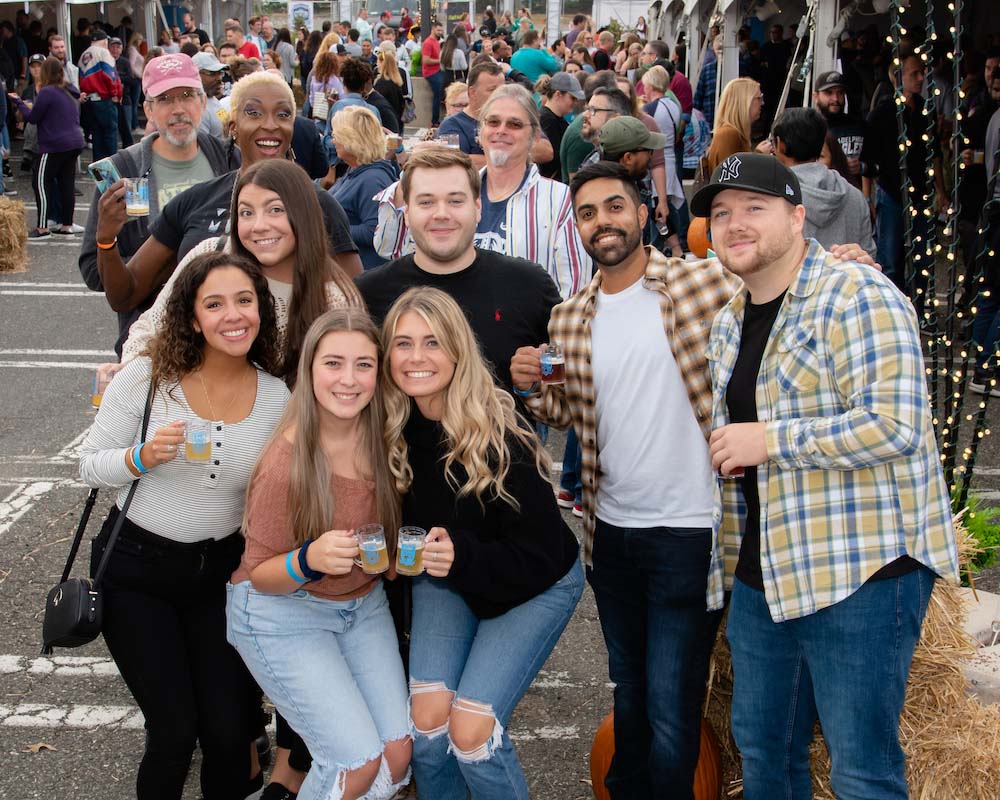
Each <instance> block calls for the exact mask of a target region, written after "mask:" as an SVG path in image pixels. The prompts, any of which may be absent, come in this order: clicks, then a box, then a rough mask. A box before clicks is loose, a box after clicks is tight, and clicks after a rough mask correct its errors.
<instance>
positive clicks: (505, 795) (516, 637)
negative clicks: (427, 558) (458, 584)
mask: <svg viewBox="0 0 1000 800" xmlns="http://www.w3.org/2000/svg"><path fill="white" fill-rule="evenodd" d="M583 583H584V580H583V570H582V568H581V567H580V562H579V561H577V562H576V563H574V565H573V566H572V568H570V570H569V572H567V573H566V574H565V575H564V576H563V577H562V578H561V579H560V580H558V581H557V582H556V583H555V584H553V585H552V586H550V587H549V588H548V589H546V590H545V591H544V592H542V593H541V594H540V595H537V596H535V597H533V598H532V599H531V600H528V601H527V602H525V603H522V604H521V605H519V606H517V607H515V608H512V609H511V610H510V611H508V612H507V613H506V614H502V615H501V616H499V617H495V618H493V619H483V620H480V619H478V618H477V617H476V616H475V614H473V613H472V612H471V611H470V610H469V607H468V605H466V603H465V601H464V600H463V599H462V596H461V595H460V594H459V593H458V592H457V591H455V589H453V588H452V587H451V586H450V585H449V584H448V582H447V581H444V580H439V579H437V578H431V577H428V576H427V575H421V576H420V577H417V578H414V579H413V624H412V627H411V642H410V692H411V694H413V695H416V694H419V693H420V692H433V691H441V690H444V689H447V690H448V691H450V692H452V693H454V695H455V697H454V703H455V704H456V705H457V706H458V707H460V708H463V709H465V710H469V711H473V713H481V714H483V715H484V716H492V717H494V719H495V722H494V728H493V736H492V737H491V738H490V740H489V741H488V742H486V743H485V744H484V745H483V746H482V747H480V748H477V749H476V750H475V751H473V752H463V751H461V750H459V749H458V748H456V747H455V745H454V744H453V743H452V742H451V739H450V737H449V735H448V730H447V726H446V725H445V726H442V728H440V729H437V730H433V731H421V730H415V732H414V739H413V762H412V763H413V775H414V777H415V778H416V781H417V791H418V792H419V797H420V798H421V800H425V798H426V800H466V798H467V797H468V795H469V794H470V793H471V795H472V797H474V798H476V800H528V785H527V782H526V781H525V778H524V772H523V771H522V769H521V764H520V763H519V762H518V760H517V754H516V753H515V752H514V746H513V745H512V744H511V741H510V737H509V736H508V735H507V731H506V726H507V723H508V721H509V720H510V715H511V714H512V713H513V711H514V708H515V707H516V706H517V704H518V702H519V701H520V700H521V697H522V696H523V695H524V693H525V692H526V691H527V690H528V687H529V686H530V685H531V681H532V680H533V679H534V677H535V675H536V674H537V673H538V670H539V669H541V668H542V665H543V664H544V663H545V659H546V658H548V656H549V653H551V652H552V649H553V648H554V647H555V645H556V642H557V641H559V637H560V635H562V632H563V629H564V628H565V627H566V623H567V622H569V619H570V617H571V616H572V615H573V609H575V608H576V604H577V602H579V600H580V595H581V594H582V593H583ZM476 709H478V710H476Z"/></svg>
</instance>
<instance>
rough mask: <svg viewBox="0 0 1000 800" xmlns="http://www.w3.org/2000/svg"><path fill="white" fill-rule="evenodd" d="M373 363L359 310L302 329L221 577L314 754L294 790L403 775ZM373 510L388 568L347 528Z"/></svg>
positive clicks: (379, 785) (400, 677) (386, 494)
mask: <svg viewBox="0 0 1000 800" xmlns="http://www.w3.org/2000/svg"><path fill="white" fill-rule="evenodd" d="M380 361H381V348H380V346H379V338H378V330H377V329H376V327H375V325H374V323H373V322H372V321H371V318H370V317H369V316H368V314H367V313H365V312H364V311H363V310H361V309H356V308H353V309H338V310H336V311H328V312H327V313H326V314H324V315H323V316H321V317H320V318H319V319H317V320H316V321H315V322H314V323H313V325H312V327H311V328H310V329H309V332H308V334H307V335H306V339H305V342H304V344H303V347H302V358H301V360H300V361H299V372H298V380H297V381H296V383H295V391H294V392H293V394H292V398H291V400H290V401H289V404H288V410H287V411H286V412H285V416H284V417H283V418H282V420H281V422H280V423H279V424H278V428H277V430H275V432H274V436H273V437H272V438H271V441H270V442H269V443H268V445H267V447H266V448H265V450H264V453H263V454H262V456H261V459H260V461H259V462H258V464H257V467H256V468H255V470H254V474H253V477H252V478H251V482H250V492H249V496H248V499H247V515H246V523H245V525H244V528H243V530H244V533H245V535H246V538H247V547H246V550H245V551H244V553H243V560H242V562H241V564H240V568H239V569H238V570H237V571H236V572H235V573H234V574H233V577H232V581H231V584H232V585H231V587H230V589H229V594H230V597H229V606H228V614H229V625H230V628H229V631H230V634H229V635H230V640H231V641H232V643H233V645H234V646H235V647H236V648H237V650H239V652H240V655H242V656H243V658H244V660H245V661H246V664H247V666H248V667H249V668H250V671H251V672H252V673H253V675H254V677H255V678H256V679H257V681H258V682H259V683H260V686H261V688H262V689H263V690H264V691H265V693H266V694H267V696H268V697H269V698H270V699H271V701H272V702H273V703H274V704H275V707H276V708H277V709H278V711H279V712H280V713H281V714H283V715H284V716H285V717H286V718H287V719H288V721H289V723H291V725H292V727H293V728H295V729H296V730H299V731H301V732H302V736H303V738H304V739H305V741H306V744H307V745H308V747H309V750H310V752H311V753H312V754H313V757H314V760H313V768H312V769H311V770H309V774H308V777H306V779H305V781H304V782H303V783H302V784H301V786H300V787H299V788H298V791H297V793H298V796H299V797H300V798H302V800H307V798H309V799H310V800H311V799H312V798H323V800H326V799H327V798H333V797H336V798H340V800H355V798H358V797H361V796H362V795H364V797H365V798H367V799H368V800H388V798H390V797H393V796H394V795H395V793H396V792H397V791H398V790H399V789H400V788H401V786H402V785H403V784H405V783H406V781H407V779H408V767H409V763H410V753H411V750H412V741H411V738H410V724H409V715H408V713H407V692H406V678H405V676H404V674H403V663H402V660H401V659H400V655H399V648H398V644H397V641H396V630H395V627H394V625H393V621H392V616H391V614H390V613H389V604H388V602H387V600H386V594H385V589H384V588H383V582H382V578H383V575H384V576H385V577H389V578H393V577H394V576H395V571H394V569H393V567H392V566H391V565H390V562H389V554H390V553H393V552H394V550H395V541H396V530H397V528H398V527H399V495H398V494H397V492H396V487H395V483H394V481H393V477H392V474H391V473H390V472H389V466H388V459H387V453H386V447H385V444H384V442H383V438H382V433H383V429H384V421H385V412H384V409H383V405H382V402H381V398H380V396H379V392H378V390H377V384H378V372H379V362H380ZM375 522H377V523H379V524H380V525H381V526H382V528H383V530H384V536H385V540H386V547H385V548H384V549H383V550H382V553H381V556H377V555H376V557H375V558H373V559H372V560H373V561H375V562H376V565H377V566H380V567H384V568H385V572H384V573H383V574H370V573H369V572H365V571H364V570H363V569H362V568H361V563H362V562H361V560H360V559H359V558H358V557H359V555H360V554H361V553H360V551H359V545H358V540H357V538H356V536H355V534H356V533H357V532H358V530H359V529H360V528H361V527H362V526H363V525H366V524H369V523H375ZM365 552H366V553H367V552H369V551H367V550H366V551H365ZM355 559H357V561H356V560H355ZM378 562H382V563H381V564H378ZM317 676H322V679H321V680H317ZM282 796H283V795H282Z"/></svg>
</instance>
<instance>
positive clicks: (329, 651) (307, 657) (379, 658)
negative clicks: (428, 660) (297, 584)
mask: <svg viewBox="0 0 1000 800" xmlns="http://www.w3.org/2000/svg"><path fill="white" fill-rule="evenodd" d="M228 591H229V598H228V604H227V609H226V610H227V621H228V628H227V638H228V639H229V643H230V644H231V645H233V647H235V648H236V650H237V651H238V652H239V654H240V656H242V658H243V660H244V661H245V662H246V665H247V667H248V668H249V669H250V672H251V673H252V674H253V677H254V679H255V680H256V681H257V683H258V684H259V685H260V688H261V689H263V690H264V693H265V694H266V695H267V696H268V697H269V698H270V699H271V701H272V702H273V703H274V705H275V708H277V709H278V711H280V712H281V714H282V716H284V717H285V719H287V720H288V723H289V724H290V725H291V726H292V729H293V730H294V731H295V732H296V733H298V734H299V736H301V737H302V739H303V740H304V741H305V743H306V745H307V746H308V748H309V752H310V754H311V755H312V757H313V766H312V769H310V770H309V774H308V776H307V777H306V780H305V782H304V783H303V784H302V788H301V789H299V795H298V796H299V797H300V798H302V800H314V798H317V799H319V798H321V799H322V800H336V798H339V797H340V796H341V793H342V791H343V783H342V782H343V780H344V779H345V778H344V776H345V773H346V771H347V770H352V769H357V768H359V767H361V766H362V765H363V764H365V763H366V762H368V761H371V760H372V759H373V758H376V757H378V756H379V755H380V754H381V752H382V749H383V746H384V745H385V744H386V743H387V742H392V741H396V740H398V739H402V738H404V737H406V736H409V734H410V720H409V714H408V712H407V693H406V678H405V676H404V674H403V663H402V661H401V660H400V657H399V648H398V646H397V644H396V629H395V627H394V626H393V622H392V616H391V614H390V613H389V604H388V602H387V601H386V597H385V590H384V589H383V588H382V583H381V581H379V582H378V583H377V584H376V585H375V588H374V589H372V590H371V591H370V592H369V593H368V594H366V595H364V596H362V597H356V598H354V599H353V600H345V601H335V600H326V599H324V598H320V597H314V596H313V595H311V594H309V593H308V592H306V591H304V590H302V589H299V590H297V591H294V592H291V593H290V594H265V593H263V592H258V591H257V590H255V589H254V588H253V587H252V586H251V585H250V582H249V581H244V582H242V583H238V584H236V585H235V586H233V585H232V584H230V585H229V586H228ZM406 781H407V778H404V779H403V780H402V781H401V782H400V783H399V784H396V785H392V778H391V773H390V772H389V769H388V766H387V764H386V762H385V760H384V759H383V761H382V764H381V769H380V771H379V774H378V776H377V777H376V779H375V783H374V784H373V785H372V787H371V789H370V790H369V792H368V793H367V794H366V795H365V798H372V800H388V798H390V797H392V796H393V795H394V794H395V793H396V791H397V790H398V789H399V788H400V787H401V786H402V785H404V784H405V783H406Z"/></svg>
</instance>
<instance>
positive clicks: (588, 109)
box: [581, 106, 618, 114]
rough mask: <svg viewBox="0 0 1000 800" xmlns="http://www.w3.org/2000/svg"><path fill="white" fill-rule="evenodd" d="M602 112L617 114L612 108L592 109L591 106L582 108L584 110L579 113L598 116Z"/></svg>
mask: <svg viewBox="0 0 1000 800" xmlns="http://www.w3.org/2000/svg"><path fill="white" fill-rule="evenodd" d="M602 111H603V112H604V113H605V114H617V113H618V112H617V111H615V110H614V109H613V108H593V107H592V106H584V109H583V111H582V112H581V113H582V114H600V113H601V112H602Z"/></svg>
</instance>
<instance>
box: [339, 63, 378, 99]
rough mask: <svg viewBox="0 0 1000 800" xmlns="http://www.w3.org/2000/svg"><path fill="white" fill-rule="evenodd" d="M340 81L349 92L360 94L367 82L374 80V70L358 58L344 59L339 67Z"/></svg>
mask: <svg viewBox="0 0 1000 800" xmlns="http://www.w3.org/2000/svg"><path fill="white" fill-rule="evenodd" d="M340 79H341V80H342V81H343V82H344V88H345V89H347V91H349V92H360V91H361V90H362V89H363V88H364V86H365V84H366V83H367V82H368V81H372V80H375V70H373V69H372V65H371V64H369V63H368V62H367V61H362V60H361V59H360V58H345V59H344V63H343V64H341V65H340Z"/></svg>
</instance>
